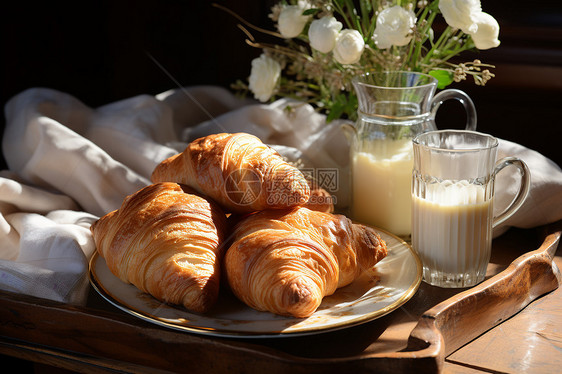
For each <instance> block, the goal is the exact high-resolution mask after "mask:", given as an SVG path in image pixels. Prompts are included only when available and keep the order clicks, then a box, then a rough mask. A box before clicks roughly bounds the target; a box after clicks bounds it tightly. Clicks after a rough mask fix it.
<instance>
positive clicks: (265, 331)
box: [90, 230, 422, 338]
mask: <svg viewBox="0 0 562 374" xmlns="http://www.w3.org/2000/svg"><path fill="white" fill-rule="evenodd" d="M379 232H380V234H381V237H382V238H383V239H384V240H385V241H386V243H387V248H388V255H387V257H386V258H384V259H383V260H382V261H380V262H379V263H378V264H377V265H376V266H375V267H374V268H373V269H371V270H369V271H367V272H365V273H364V274H363V275H362V276H361V277H360V278H358V279H357V280H356V281H355V282H353V283H352V284H350V285H349V286H346V287H342V288H340V289H338V290H337V291H336V292H335V293H334V294H333V295H332V296H328V297H325V298H324V300H323V301H322V304H321V305H320V307H319V308H318V310H317V311H316V312H315V313H314V314H313V315H312V316H310V317H308V318H291V317H282V316H278V315H275V314H272V313H267V312H258V311H256V310H254V309H252V308H250V307H248V306H246V305H245V304H243V303H242V302H240V301H239V300H238V299H236V298H235V297H234V296H233V295H232V294H231V293H230V292H222V293H221V294H220V297H219V300H218V302H217V304H216V305H215V307H214V308H213V309H212V310H211V311H210V312H209V313H208V314H205V315H203V314H197V313H192V312H188V311H187V310H186V309H185V308H183V307H181V306H177V307H175V306H171V305H167V304H164V303H161V302H160V301H158V300H156V299H154V298H153V297H152V296H150V295H148V294H146V293H143V292H141V291H140V290H138V289H137V288H136V287H135V286H133V285H130V284H126V283H124V282H122V281H121V280H119V278H117V277H115V276H114V275H113V274H112V273H111V272H110V271H109V269H108V267H107V265H106V263H105V260H104V259H103V258H102V257H101V256H99V255H98V254H97V252H96V254H95V255H94V256H93V257H92V260H91V262H90V282H91V284H92V286H93V287H94V289H95V290H96V291H97V292H98V293H99V294H100V295H101V296H102V297H103V298H105V299H106V300H107V301H109V302H110V303H111V304H113V305H114V306H116V307H117V308H119V309H122V310H124V311H126V312H128V313H130V314H132V315H134V316H136V317H138V318H141V319H143V320H146V321H149V322H152V323H155V324H158V325H161V326H165V327H168V328H173V329H178V330H183V331H189V332H193V333H199V334H205V335H213V336H223V337H244V338H248V337H260V338H263V337H268V338H270V337H289V336H298V335H307V334H318V333H321V332H327V331H333V330H337V329H341V328H346V327H351V326H355V325H358V324H361V323H365V322H368V321H372V320H374V319H376V318H379V317H382V316H384V315H386V314H388V313H390V312H391V311H393V310H395V309H397V308H399V307H400V306H401V305H403V304H404V303H405V302H406V301H408V300H409V299H410V298H411V297H412V296H413V295H414V294H415V292H416V291H417V289H418V287H419V285H420V282H421V279H422V266H421V261H420V259H419V257H418V256H417V255H416V254H415V252H414V251H413V250H412V248H411V247H410V246H409V245H408V244H407V243H405V242H404V241H402V240H401V239H399V238H397V237H395V236H394V235H391V234H389V233H385V232H384V231H380V230H379Z"/></svg>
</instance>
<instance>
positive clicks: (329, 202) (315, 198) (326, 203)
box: [303, 187, 335, 213]
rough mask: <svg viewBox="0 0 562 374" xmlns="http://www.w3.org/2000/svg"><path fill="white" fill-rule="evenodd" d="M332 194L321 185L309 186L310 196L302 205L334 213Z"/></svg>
mask: <svg viewBox="0 0 562 374" xmlns="http://www.w3.org/2000/svg"><path fill="white" fill-rule="evenodd" d="M334 199H335V198H334V196H332V195H330V193H329V192H328V191H326V190H325V189H323V188H321V187H317V188H311V190H310V198H309V199H308V201H307V202H306V203H305V204H304V205H303V206H304V207H306V208H308V209H310V210H316V211H319V212H324V213H334Z"/></svg>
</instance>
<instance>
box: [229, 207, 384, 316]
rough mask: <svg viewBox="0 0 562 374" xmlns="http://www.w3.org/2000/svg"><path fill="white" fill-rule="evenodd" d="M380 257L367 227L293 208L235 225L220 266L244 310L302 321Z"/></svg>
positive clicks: (379, 245) (377, 239) (378, 243)
mask: <svg viewBox="0 0 562 374" xmlns="http://www.w3.org/2000/svg"><path fill="white" fill-rule="evenodd" d="M386 253H387V252H386V244H385V243H384V241H383V240H382V239H381V238H380V236H379V234H377V233H376V232H375V230H373V229H372V228H369V227H366V226H363V225H358V224H353V223H352V222H351V221H350V220H349V219H348V218H346V217H345V216H343V215H334V214H329V213H323V212H318V211H312V210H310V209H308V208H304V207H298V208H294V209H292V210H268V211H262V212H259V213H255V214H253V215H249V216H248V217H246V218H244V219H243V220H242V221H240V222H239V223H238V225H237V226H236V228H235V230H234V234H233V241H232V245H231V246H230V247H229V248H228V250H227V252H226V254H225V258H224V264H223V267H224V270H225V273H226V277H227V281H228V284H229V285H230V288H231V289H232V291H233V292H234V294H235V295H236V296H237V297H238V298H239V299H240V300H242V301H243V302H245V303H246V304H247V305H249V306H250V307H252V308H254V309H257V310H261V311H269V312H272V313H276V314H280V315H288V316H294V317H308V316H310V315H311V314H312V313H314V312H315V311H316V309H317V308H318V306H319V305H320V303H321V302H322V298H323V297H324V296H328V295H331V294H332V293H334V292H335V290H336V289H337V288H339V287H343V286H345V285H348V284H350V283H351V282H353V280H355V279H356V278H357V277H358V276H359V275H360V274H361V273H362V272H363V271H364V270H366V269H368V268H371V267H372V266H374V265H375V264H376V263H377V262H378V261H380V260H381V259H382V258H384V257H385V256H386Z"/></svg>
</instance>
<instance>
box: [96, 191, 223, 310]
mask: <svg viewBox="0 0 562 374" xmlns="http://www.w3.org/2000/svg"><path fill="white" fill-rule="evenodd" d="M226 225H227V223H226V216H225V214H224V212H223V211H222V209H221V208H220V207H219V206H218V205H217V204H216V203H214V202H212V201H210V200H208V199H205V198H203V197H201V196H198V195H196V194H195V191H192V190H190V189H189V188H187V187H186V186H180V185H179V184H177V183H157V184H152V185H149V186H147V187H144V188H143V189H141V190H139V191H138V192H136V193H134V194H132V195H130V196H128V197H126V198H125V200H124V201H123V204H122V205H121V207H120V208H119V209H118V210H115V211H112V212H110V213H108V214H106V215H105V216H103V217H101V218H100V219H99V220H97V221H96V222H94V224H93V225H92V226H91V232H92V235H93V237H94V242H95V245H96V248H97V251H98V252H99V254H100V255H101V256H102V257H103V258H104V259H105V261H106V263H107V266H108V268H109V270H110V271H111V272H112V273H113V274H114V275H115V276H117V277H118V278H119V279H121V280H122V281H124V282H126V283H131V284H133V285H135V286H136V287H137V288H138V289H140V290H141V291H143V292H146V293H148V294H150V295H152V296H154V297H155V298H156V299H158V300H160V301H162V302H165V303H170V304H177V305H183V306H184V307H185V308H187V309H188V310H191V311H194V312H201V313H203V312H205V311H207V310H209V309H210V308H211V307H212V306H213V304H214V303H215V302H216V300H217V297H218V292H219V283H220V267H219V262H220V261H221V260H222V252H223V250H222V246H221V243H222V242H223V240H224V236H225V235H226V231H227V226H226Z"/></svg>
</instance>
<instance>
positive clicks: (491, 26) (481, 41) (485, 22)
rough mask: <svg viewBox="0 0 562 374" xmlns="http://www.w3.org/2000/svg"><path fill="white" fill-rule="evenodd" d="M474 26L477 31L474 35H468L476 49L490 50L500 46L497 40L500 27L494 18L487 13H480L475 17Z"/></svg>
mask: <svg viewBox="0 0 562 374" xmlns="http://www.w3.org/2000/svg"><path fill="white" fill-rule="evenodd" d="M476 25H477V26H478V29H477V30H476V32H475V33H471V34H470V36H471V37H472V40H473V41H474V45H475V46H476V48H478V49H490V48H495V47H497V46H498V45H500V41H499V40H498V36H499V34H500V25H499V24H498V21H496V19H495V18H494V17H492V16H491V15H489V14H488V13H484V12H480V13H479V14H478V15H477V16H476Z"/></svg>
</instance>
